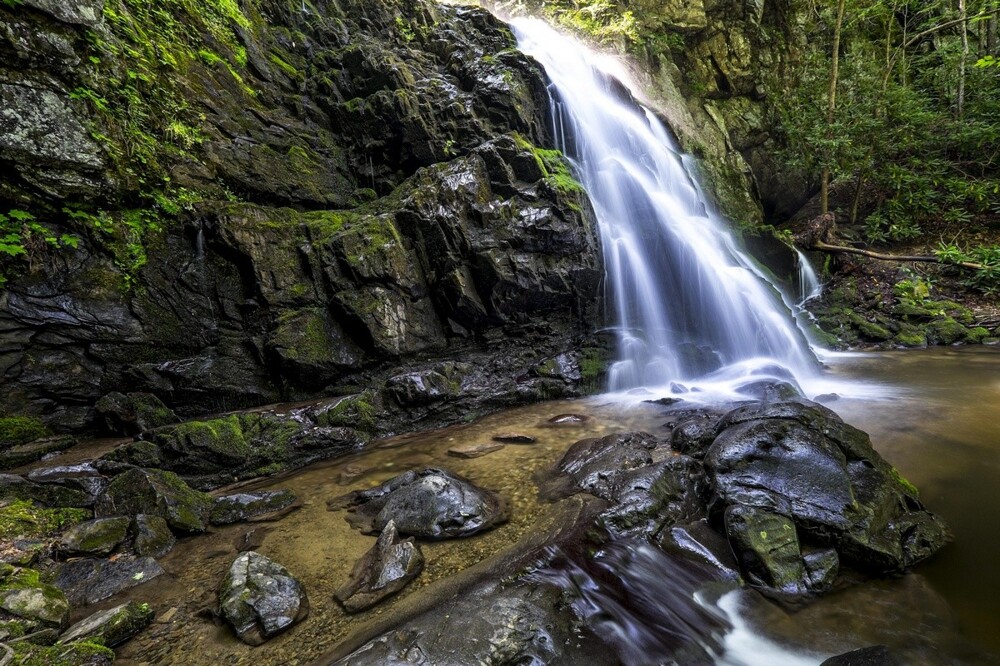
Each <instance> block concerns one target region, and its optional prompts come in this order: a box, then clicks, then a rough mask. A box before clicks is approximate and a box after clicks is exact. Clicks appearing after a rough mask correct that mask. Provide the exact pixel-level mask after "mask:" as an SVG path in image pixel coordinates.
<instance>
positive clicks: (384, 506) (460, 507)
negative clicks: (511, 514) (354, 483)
mask: <svg viewBox="0 0 1000 666" xmlns="http://www.w3.org/2000/svg"><path fill="white" fill-rule="evenodd" d="M329 506H330V508H331V509H338V508H344V507H348V508H349V513H348V516H347V521H348V522H349V523H350V524H351V525H352V526H354V527H356V528H358V529H360V530H361V531H362V532H364V533H365V534H378V533H380V532H381V531H382V530H383V529H385V527H386V525H388V524H389V521H393V522H394V523H395V525H396V529H398V530H399V533H400V534H406V535H410V536H416V537H421V538H426V539H450V538H454V537H463V536H470V535H472V534H476V533H477V532H482V531H484V530H488V529H491V528H493V527H495V526H497V525H499V524H501V523H504V522H506V521H507V506H506V503H505V502H504V501H503V500H502V499H501V498H500V497H498V496H497V495H496V493H494V492H492V491H490V490H485V489H483V488H479V487H477V486H475V485H473V484H472V483H470V482H469V481H467V480H465V479H463V478H461V477H459V476H457V475H454V474H452V473H450V472H447V471H445V470H442V469H435V468H427V469H425V470H422V471H419V472H415V471H409V472H406V473H404V474H400V475H399V476H397V477H394V478H392V479H390V480H389V481H386V482H385V483H383V484H382V485H381V486H378V487H377V488H372V489H371V490H362V491H357V492H353V493H350V494H348V495H346V496H344V497H342V498H338V499H337V500H333V501H331V502H330V503H329Z"/></svg>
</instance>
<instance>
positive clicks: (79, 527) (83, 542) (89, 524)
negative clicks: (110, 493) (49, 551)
mask: <svg viewBox="0 0 1000 666" xmlns="http://www.w3.org/2000/svg"><path fill="white" fill-rule="evenodd" d="M130 522H131V521H130V520H129V518H127V517H125V516H117V517H114V518H95V519H94V520H87V521H84V522H82V523H78V524H76V525H74V526H73V527H71V528H69V529H68V530H66V532H64V533H63V535H62V537H60V539H59V544H58V548H59V551H60V552H62V553H64V554H66V555H71V556H72V555H110V554H111V552H112V551H113V550H114V549H115V548H117V547H118V545H119V544H120V543H122V542H123V541H124V540H125V537H126V536H127V534H128V526H129V523H130Z"/></svg>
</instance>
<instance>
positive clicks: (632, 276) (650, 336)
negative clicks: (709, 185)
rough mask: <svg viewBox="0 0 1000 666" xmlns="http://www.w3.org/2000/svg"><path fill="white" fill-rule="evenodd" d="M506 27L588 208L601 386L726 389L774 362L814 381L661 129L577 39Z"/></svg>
mask: <svg viewBox="0 0 1000 666" xmlns="http://www.w3.org/2000/svg"><path fill="white" fill-rule="evenodd" d="M512 27H513V29H514V32H515V34H516V35H517V38H518V44H519V47H520V48H521V50H523V51H524V52H526V53H528V54H529V55H531V56H533V57H535V58H536V59H537V60H538V61H539V62H540V63H541V64H542V65H543V66H544V67H545V70H546V72H547V74H548V75H549V78H550V79H551V80H552V84H553V88H554V90H553V93H554V94H553V95H552V97H553V107H554V108H553V114H552V116H553V118H554V121H553V122H554V129H555V131H554V135H555V136H557V137H559V139H558V141H559V142H560V144H561V145H560V146H559V147H560V148H561V149H562V150H563V152H564V153H566V154H567V156H569V157H570V159H571V160H572V161H573V162H574V166H575V167H576V173H577V176H578V177H579V178H580V180H581V182H582V184H583V185H584V187H585V188H586V190H587V193H588V194H589V195H590V199H591V201H592V202H593V205H594V209H595V212H596V213H597V219H598V222H599V229H600V234H601V241H602V247H603V252H604V260H605V267H606V271H607V277H608V289H609V291H610V294H609V304H610V305H611V307H612V309H613V313H614V325H615V329H616V331H617V333H618V340H619V354H618V360H617V362H615V363H614V364H613V366H612V368H611V373H610V387H609V388H610V389H611V390H612V391H622V390H625V389H630V388H634V387H640V386H646V387H663V386H666V385H668V384H669V383H670V382H671V381H690V380H693V379H708V381H709V382H710V383H711V382H718V381H720V380H721V381H723V383H727V384H728V383H729V382H731V380H733V378H734V377H735V378H736V379H740V378H742V377H744V376H747V375H748V374H749V376H751V377H754V378H759V377H760V376H774V375H773V373H769V372H768V371H767V368H768V367H771V368H773V367H774V366H776V365H777V366H782V367H784V368H785V369H787V370H788V371H790V372H791V374H792V375H794V376H795V378H796V379H799V380H800V383H801V381H802V380H803V379H807V378H809V377H812V376H815V374H816V372H815V358H814V356H813V355H812V353H811V351H810V350H809V346H808V343H807V342H806V340H805V337H804V336H803V335H802V333H801V331H799V329H798V328H797V326H796V324H795V321H794V318H793V317H792V315H791V312H790V311H789V310H788V307H787V306H786V304H785V303H784V302H783V300H782V297H781V294H780V293H779V292H778V290H777V289H776V288H775V287H774V286H772V285H771V284H769V283H768V282H767V281H766V280H765V279H764V276H763V274H762V272H761V271H760V270H759V269H758V268H757V267H756V266H755V265H754V263H753V261H752V260H750V259H749V258H748V257H747V256H746V255H745V254H744V253H743V252H742V251H741V250H740V249H739V248H738V247H737V245H736V243H735V242H734V240H733V238H732V236H731V235H730V234H729V233H728V232H727V231H726V229H725V228H724V226H723V223H722V221H721V220H719V219H718V218H717V216H715V215H714V214H713V213H712V212H711V209H710V206H709V205H708V203H707V202H706V200H705V197H704V196H703V195H702V193H701V191H700V188H699V186H698V184H697V181H696V180H695V179H694V178H693V176H692V173H691V172H690V171H689V169H687V167H686V166H685V164H684V161H683V159H682V156H681V154H680V152H679V150H678V148H677V147H676V145H675V143H674V141H673V139H672V138H671V136H670V134H669V132H668V131H667V130H666V128H665V127H664V126H663V125H662V123H660V121H659V120H658V119H657V118H656V117H655V116H654V115H653V114H652V113H651V112H649V111H648V110H646V109H644V108H643V107H641V106H639V105H637V104H636V103H635V102H634V101H633V100H631V99H628V97H629V95H628V94H623V91H624V90H625V88H624V86H623V85H622V84H620V83H619V82H618V81H617V80H615V79H614V78H613V77H612V76H611V75H610V74H608V73H607V71H606V70H603V69H600V68H598V66H596V65H594V64H593V63H595V62H596V60H595V57H594V55H593V54H592V53H591V52H589V51H588V50H587V49H586V48H585V47H583V46H581V45H580V44H578V43H577V42H576V41H574V40H572V39H570V38H569V37H566V36H564V35H562V34H560V33H558V32H556V31H555V30H553V29H552V28H551V27H549V26H548V25H546V24H545V23H543V22H542V21H539V20H537V19H515V20H514V21H513V22H512ZM733 366H735V369H734V370H733V371H729V370H727V368H731V367H733ZM757 369H759V370H760V372H759V373H757V372H756V370H757ZM711 373H715V376H714V377H706V376H707V375H709V374H711ZM719 373H721V374H719ZM699 385H701V382H699Z"/></svg>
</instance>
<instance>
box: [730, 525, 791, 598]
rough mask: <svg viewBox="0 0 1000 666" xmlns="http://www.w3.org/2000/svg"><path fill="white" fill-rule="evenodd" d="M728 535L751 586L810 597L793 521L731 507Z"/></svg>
mask: <svg viewBox="0 0 1000 666" xmlns="http://www.w3.org/2000/svg"><path fill="white" fill-rule="evenodd" d="M726 534H727V535H728V536H729V542H730V543H731V544H732V545H733V550H734V551H735V552H736V553H737V556H738V557H739V559H740V564H741V565H742V566H743V570H744V571H745V572H746V574H747V578H748V579H749V580H750V582H751V583H753V584H755V585H758V586H762V587H765V588H767V589H771V590H775V591H777V592H780V593H782V594H785V595H789V596H801V595H804V594H805V593H806V591H807V589H806V586H805V578H806V571H805V564H804V563H803V561H802V553H801V551H800V549H799V539H798V535H797V534H796V532H795V525H794V524H793V523H792V521H791V520H790V519H789V518H787V517H785V516H782V515H779V514H776V513H769V512H767V511H762V510H760V509H755V508H753V507H749V506H738V505H737V506H730V507H729V508H727V509H726Z"/></svg>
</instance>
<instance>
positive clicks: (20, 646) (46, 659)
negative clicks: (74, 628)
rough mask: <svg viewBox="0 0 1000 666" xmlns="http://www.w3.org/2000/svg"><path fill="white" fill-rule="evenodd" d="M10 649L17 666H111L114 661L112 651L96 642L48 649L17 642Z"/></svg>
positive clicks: (56, 646)
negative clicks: (12, 651) (12, 650)
mask: <svg viewBox="0 0 1000 666" xmlns="http://www.w3.org/2000/svg"><path fill="white" fill-rule="evenodd" d="M11 647H13V649H14V663H15V664H18V666H111V664H113V663H114V661H115V653H114V651H113V650H111V649H110V648H108V647H105V646H103V645H101V644H100V643H99V642H96V641H80V642H78V643H72V644H71V645H52V646H48V647H46V646H39V645H32V644H31V643H28V642H19V643H14V645H12V646H11Z"/></svg>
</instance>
